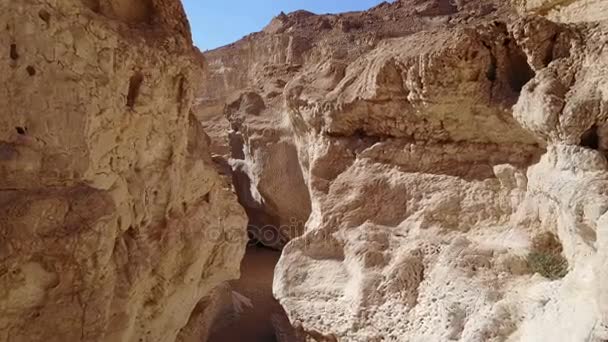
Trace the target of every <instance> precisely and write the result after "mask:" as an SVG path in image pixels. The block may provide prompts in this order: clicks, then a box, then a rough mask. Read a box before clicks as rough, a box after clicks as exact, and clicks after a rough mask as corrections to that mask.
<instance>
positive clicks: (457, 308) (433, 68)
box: [196, 0, 608, 341]
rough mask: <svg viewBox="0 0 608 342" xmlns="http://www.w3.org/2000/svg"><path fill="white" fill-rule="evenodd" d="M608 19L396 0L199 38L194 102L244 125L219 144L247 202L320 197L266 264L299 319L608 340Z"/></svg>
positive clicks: (543, 7)
mask: <svg viewBox="0 0 608 342" xmlns="http://www.w3.org/2000/svg"><path fill="white" fill-rule="evenodd" d="M607 19H608V15H606V11H605V5H604V2H603V1H586V0H581V1H561V2H560V1H514V2H513V3H512V4H508V3H506V2H502V1H490V0H487V1H466V0H462V1H447V0H446V1H443V0H401V1H396V2H394V3H391V4H389V3H383V4H381V5H379V6H377V7H375V8H373V9H370V10H369V11H366V12H353V13H346V14H339V15H314V14H312V13H308V12H304V11H299V12H294V13H291V14H289V15H285V14H281V15H279V16H278V17H276V18H275V19H274V20H273V21H272V22H271V23H270V24H269V25H268V26H267V27H266V28H265V29H264V30H263V31H262V32H260V33H255V34H252V35H250V36H248V37H245V38H244V39H243V40H240V41H238V42H236V43H234V44H231V45H229V46H226V47H223V48H220V49H217V50H214V51H210V52H207V53H205V54H204V55H205V57H206V59H207V61H208V65H209V69H210V77H209V80H208V82H207V86H206V87H203V90H202V91H201V93H200V94H199V100H198V106H197V108H196V114H197V117H198V118H199V119H201V120H202V121H203V124H204V125H205V126H206V127H224V128H225V129H229V130H230V136H231V137H234V136H238V139H237V140H238V144H235V145H230V144H231V143H233V142H234V140H233V139H232V138H231V139H230V140H227V139H225V138H223V139H224V140H222V139H220V138H219V137H214V136H212V137H211V139H212V140H213V143H212V144H214V145H215V146H217V147H218V149H219V150H221V151H222V152H218V154H222V153H224V154H231V155H232V161H231V163H232V165H233V168H234V169H235V170H240V171H242V173H241V175H242V176H243V177H244V179H245V180H244V182H243V184H244V186H241V187H240V190H239V194H240V197H241V203H243V202H247V201H249V203H250V205H251V207H256V209H258V210H260V211H261V212H263V213H265V214H269V215H274V217H278V220H279V221H283V222H284V221H286V220H289V219H290V218H291V217H293V216H296V215H295V214H293V212H290V211H289V209H290V205H294V206H295V207H296V208H298V209H299V208H301V207H302V205H301V203H302V201H303V200H305V199H308V200H309V206H310V215H309V216H308V219H307V221H306V223H305V225H304V227H303V228H302V230H301V231H297V230H296V231H294V232H293V234H292V235H288V236H284V239H283V240H282V242H283V243H284V242H287V241H288V240H291V241H290V242H289V243H287V245H286V246H285V247H284V249H283V254H282V257H281V260H280V261H279V264H278V266H277V268H276V273H275V279H274V293H275V296H276V298H277V299H278V300H279V301H280V303H281V304H282V306H283V307H284V308H285V310H286V311H287V314H288V316H289V318H290V320H291V323H292V324H293V325H294V326H295V327H296V328H297V329H299V330H300V331H301V332H302V333H303V334H306V335H307V336H308V338H309V339H312V340H316V341H382V340H384V341H448V340H456V341H540V340H556V341H602V340H606V339H608V330H607V327H608V326H607V324H608V311H607V310H608V304H607V303H608V301H606V286H605V283H606V281H605V279H606V270H605V269H606V264H607V263H608V261H607V260H608V259H606V258H607V255H606V252H605V251H606V245H605V244H606V230H607V229H608V226H607V224H608V215H607V214H606V211H607V210H608V163H607V162H606V155H605V153H606V150H607V149H608V140H607V139H608V136H607V135H606V133H607V130H606V127H607V126H606V120H607V119H608V116H607V115H608V110H607V108H608V106H607V105H608V95H607V94H608V74H606V70H608V69H606V67H607V65H606V64H607V61H608V55H607V54H606V53H607V51H606V48H605V46H606V42H607V41H608V20H607ZM224 104H226V105H224ZM281 144H287V145H286V146H290V148H289V149H280V148H279V146H281ZM291 146H293V147H294V148H295V150H296V153H295V155H294V154H293V152H292V150H291ZM220 147H221V148H220ZM286 160H289V162H287V161H286ZM294 162H297V164H298V165H299V171H298V172H297V174H298V175H299V174H301V175H302V182H303V183H304V184H305V187H304V188H302V187H301V184H300V181H299V180H297V183H298V184H299V185H298V186H297V187H296V186H295V185H294V183H289V182H285V181H284V176H283V173H285V172H287V171H286V170H292V168H293V163H294ZM289 172H292V171H289ZM298 177H299V176H298ZM262 180H263V181H262ZM291 181H292V182H293V181H295V180H293V179H292V180H291ZM237 188H238V185H237ZM303 192H305V193H303ZM290 196H294V198H297V200H291V197H290ZM244 198H245V199H244ZM276 203H279V205H278V206H275V205H274V204H276ZM281 206H282V207H284V208H285V209H284V210H277V207H281ZM305 213H306V211H301V212H300V213H299V217H302V215H304V214H305ZM250 216H251V215H250ZM250 222H251V220H250ZM269 222H271V223H270V224H269V225H270V226H272V220H269ZM276 228H277V230H278V231H279V235H280V230H281V227H276ZM269 245H273V246H275V247H280V246H281V245H282V243H281V244H278V245H276V244H272V243H269Z"/></svg>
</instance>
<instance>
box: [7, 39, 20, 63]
mask: <svg viewBox="0 0 608 342" xmlns="http://www.w3.org/2000/svg"><path fill="white" fill-rule="evenodd" d="M9 56H10V57H11V59H12V60H13V61H16V60H18V59H19V53H18V52H17V44H15V43H13V44H11V47H10V52H9Z"/></svg>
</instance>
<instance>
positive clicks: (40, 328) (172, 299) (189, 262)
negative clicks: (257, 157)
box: [0, 0, 246, 341]
mask: <svg viewBox="0 0 608 342" xmlns="http://www.w3.org/2000/svg"><path fill="white" fill-rule="evenodd" d="M0 22H2V33H0V45H1V46H2V49H1V51H2V53H1V54H0V73H1V74H2V79H3V82H2V83H3V86H2V87H1V89H0V108H2V112H1V113H0V123H1V124H0V237H1V238H0V340H1V341H173V340H175V338H176V336H177V335H178V333H179V332H180V330H181V329H182V328H184V327H185V326H186V324H187V323H188V321H189V318H190V316H191V313H192V311H193V309H194V308H195V306H196V305H197V303H198V302H199V301H200V300H201V299H202V298H203V297H205V296H207V295H208V294H210V293H211V290H212V289H213V288H214V287H215V286H216V285H218V284H220V283H221V282H223V281H226V280H229V279H233V278H235V277H238V274H239V264H240V260H241V258H242V255H243V253H244V245H245V243H246V238H245V236H244V235H245V229H244V227H245V225H246V219H245V214H244V212H243V210H242V208H240V207H239V205H238V203H237V201H236V196H234V194H233V193H232V191H231V188H230V185H229V183H228V180H227V179H225V178H222V177H220V175H219V174H218V173H217V171H216V170H215V168H214V166H213V162H212V161H211V158H210V155H209V152H210V151H209V150H210V147H209V145H208V144H209V142H208V141H207V138H206V137H205V134H204V132H203V130H202V128H201V126H200V124H199V123H198V121H196V120H195V119H194V118H193V117H192V116H191V115H190V107H191V103H192V101H193V98H194V94H195V93H196V92H197V88H198V87H199V84H200V82H201V74H202V72H203V63H202V60H200V57H198V55H197V54H196V51H194V50H193V47H192V43H191V38H190V32H189V26H188V22H187V20H186V18H185V15H184V12H183V9H182V6H181V3H180V2H179V1H173V0H138V1H122V0H120V1H119V0H101V1H79V0H58V1H39V0H25V1H2V2H0ZM203 309H204V308H200V307H199V308H198V309H197V312H200V311H202V310H203ZM192 321H196V320H194V319H193V320H192ZM190 328H198V327H185V328H184V329H185V330H188V329H190ZM200 333H201V335H204V334H205V332H200Z"/></svg>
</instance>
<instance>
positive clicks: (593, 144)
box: [580, 125, 600, 150]
mask: <svg viewBox="0 0 608 342" xmlns="http://www.w3.org/2000/svg"><path fill="white" fill-rule="evenodd" d="M580 145H581V146H583V147H586V148H590V149H594V150H597V149H599V147H600V137H599V134H598V127H597V125H593V126H591V128H589V129H588V130H587V131H585V133H583V135H582V136H581V142H580Z"/></svg>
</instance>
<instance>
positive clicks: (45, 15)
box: [38, 10, 51, 25]
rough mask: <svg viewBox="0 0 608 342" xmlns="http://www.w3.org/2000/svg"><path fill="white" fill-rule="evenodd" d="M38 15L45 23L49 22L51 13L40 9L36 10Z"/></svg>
mask: <svg viewBox="0 0 608 342" xmlns="http://www.w3.org/2000/svg"><path fill="white" fill-rule="evenodd" d="M38 17H39V18H40V19H42V21H44V22H45V23H46V24H47V25H48V24H49V23H50V22H51V14H50V13H49V12H48V11H46V10H40V11H39V12H38Z"/></svg>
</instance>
